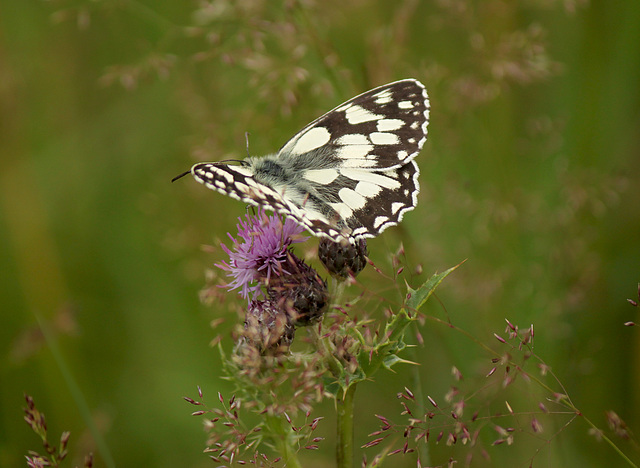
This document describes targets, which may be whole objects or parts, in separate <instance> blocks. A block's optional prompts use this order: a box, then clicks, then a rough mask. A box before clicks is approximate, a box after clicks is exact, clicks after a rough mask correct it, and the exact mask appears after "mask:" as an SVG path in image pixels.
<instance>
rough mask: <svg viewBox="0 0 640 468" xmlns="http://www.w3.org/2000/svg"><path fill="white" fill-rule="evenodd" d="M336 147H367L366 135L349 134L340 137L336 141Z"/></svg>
mask: <svg viewBox="0 0 640 468" xmlns="http://www.w3.org/2000/svg"><path fill="white" fill-rule="evenodd" d="M336 143H337V144H338V145H345V146H346V145H369V139H368V138H367V136H366V135H361V134H358V133H350V134H346V135H342V136H341V137H340V138H338V139H337V140H336Z"/></svg>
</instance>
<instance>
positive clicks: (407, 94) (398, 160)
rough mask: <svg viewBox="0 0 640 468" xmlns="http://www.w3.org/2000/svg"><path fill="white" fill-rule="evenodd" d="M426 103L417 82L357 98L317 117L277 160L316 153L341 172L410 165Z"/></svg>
mask: <svg viewBox="0 0 640 468" xmlns="http://www.w3.org/2000/svg"><path fill="white" fill-rule="evenodd" d="M428 123H429V98H428V97H427V91H426V89H425V87H424V85H423V84H422V83H420V82H419V81H417V80H412V79H408V80H402V81H396V82H394V83H389V84H386V85H384V86H380V87H378V88H375V89H372V90H370V91H367V92H366V93H363V94H360V95H359V96H356V97H354V98H352V99H350V100H349V101H347V102H345V103H343V104H341V105H339V106H338V107H336V108H335V109H333V110H331V111H329V112H327V113H326V114H324V115H323V116H321V117H319V118H317V119H316V120H314V121H313V122H311V123H310V124H309V125H307V126H306V127H305V128H303V129H302V130H301V131H300V132H298V134H297V135H295V136H294V137H293V138H291V140H289V141H288V142H287V143H286V144H285V145H284V146H283V147H282V148H281V149H280V151H279V154H280V155H288V154H291V155H300V154H305V153H308V152H310V151H313V150H316V149H318V148H323V149H326V150H330V152H331V154H330V157H331V158H333V159H335V160H336V161H337V162H339V163H340V164H341V165H342V166H343V167H356V168H371V169H390V168H394V167H399V166H402V165H404V164H406V163H407V162H409V161H411V160H412V159H413V158H415V157H416V155H417V154H418V153H419V152H420V150H421V149H422V146H423V145H424V142H425V141H426V139H427V124H428Z"/></svg>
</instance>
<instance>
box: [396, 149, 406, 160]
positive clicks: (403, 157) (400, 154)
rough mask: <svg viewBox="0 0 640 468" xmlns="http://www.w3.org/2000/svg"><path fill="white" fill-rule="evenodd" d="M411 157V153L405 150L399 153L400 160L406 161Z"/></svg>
mask: <svg viewBox="0 0 640 468" xmlns="http://www.w3.org/2000/svg"><path fill="white" fill-rule="evenodd" d="M407 156H409V153H407V152H406V151H405V150H402V151H398V158H399V159H401V160H404V159H406V157H407Z"/></svg>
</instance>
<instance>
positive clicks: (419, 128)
mask: <svg viewBox="0 0 640 468" xmlns="http://www.w3.org/2000/svg"><path fill="white" fill-rule="evenodd" d="M428 119H429V100H428V97H427V93H426V90H425V88H424V86H423V85H422V83H420V82H418V81H416V80H412V79H408V80H402V81H397V82H395V83H390V84H387V85H384V86H380V87H379V88H375V89H373V90H371V91H367V92H366V93H364V94H361V95H359V96H356V97H355V98H353V99H351V100H349V101H347V102H345V103H344V104H341V105H339V106H338V107H336V108H335V109H333V110H332V111H329V112H327V113H326V114H324V115H323V116H321V117H319V118H318V119H316V120H314V121H313V122H311V123H310V124H309V125H307V126H306V127H305V128H303V129H302V130H301V131H300V132H299V133H298V134H296V135H295V136H294V137H293V138H291V140H289V141H288V142H287V143H286V144H285V145H284V146H283V147H282V148H281V149H280V151H279V152H278V153H277V154H275V155H271V156H266V157H264V158H248V159H247V160H245V161H243V162H242V164H241V165H240V166H230V165H226V164H222V163H200V164H196V165H195V166H193V168H192V169H191V172H192V174H193V176H194V177H195V179H196V180H197V181H198V182H201V183H203V184H205V185H206V186H207V187H208V188H210V189H213V190H216V191H218V192H221V193H224V194H226V195H229V196H231V197H233V198H236V199H238V200H242V201H244V202H246V203H249V204H252V205H256V206H260V207H263V208H264V209H267V210H272V211H276V212H277V213H279V214H282V215H284V216H288V217H291V218H293V219H294V220H296V221H297V222H298V223H299V224H301V225H302V226H304V227H305V228H307V229H308V230H309V231H310V232H311V233H312V234H314V235H316V236H320V237H327V238H330V239H332V240H334V241H341V240H344V239H346V240H348V241H354V240H355V239H358V238H362V237H374V236H376V235H378V234H379V233H380V232H382V231H383V230H384V229H386V228H387V227H388V226H393V225H395V224H398V223H399V222H400V221H401V220H402V217H403V215H404V213H405V212H407V211H409V210H412V209H413V208H414V207H415V206H416V203H417V195H418V192H419V184H418V174H419V170H418V165H417V164H416V163H415V161H414V158H415V156H416V155H417V154H418V153H419V152H420V150H421V149H422V146H423V144H424V142H425V140H426V137H427V124H428Z"/></svg>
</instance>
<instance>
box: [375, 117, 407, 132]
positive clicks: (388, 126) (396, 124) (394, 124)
mask: <svg viewBox="0 0 640 468" xmlns="http://www.w3.org/2000/svg"><path fill="white" fill-rule="evenodd" d="M403 125H404V120H400V119H382V120H378V122H377V123H376V128H377V130H378V131H379V132H390V131H393V130H398V129H399V128H402V126H403Z"/></svg>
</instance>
